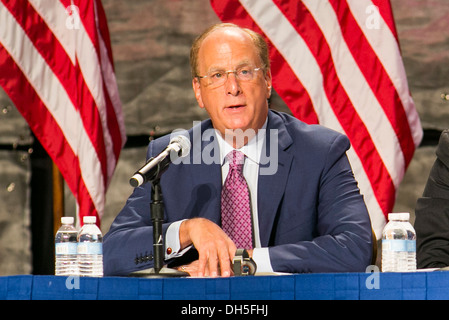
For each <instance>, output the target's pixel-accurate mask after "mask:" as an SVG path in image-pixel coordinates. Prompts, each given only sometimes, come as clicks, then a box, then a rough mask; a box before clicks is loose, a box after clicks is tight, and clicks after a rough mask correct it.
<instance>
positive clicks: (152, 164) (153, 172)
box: [129, 135, 190, 188]
mask: <svg viewBox="0 0 449 320" xmlns="http://www.w3.org/2000/svg"><path fill="white" fill-rule="evenodd" d="M189 152H190V140H189V139H188V138H187V137H185V136H183V135H179V136H176V137H174V138H172V139H171V140H170V143H169V145H168V146H167V147H166V148H165V149H164V150H163V151H162V152H161V153H159V154H158V155H157V156H156V157H153V158H150V159H149V160H148V161H147V163H146V164H145V165H144V166H143V167H142V168H140V169H139V170H138V171H136V173H134V175H133V176H132V177H131V179H130V180H129V184H130V185H131V186H133V187H134V188H135V187H138V186H141V185H142V184H144V183H145V182H148V181H152V180H154V179H156V178H158V177H160V175H161V174H162V173H163V172H164V171H165V169H166V168H167V166H168V165H169V164H170V163H171V162H173V161H175V160H177V159H178V158H180V157H181V158H182V157H185V156H186V155H188V154H189Z"/></svg>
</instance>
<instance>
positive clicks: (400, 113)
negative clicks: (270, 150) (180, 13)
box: [211, 0, 423, 237]
mask: <svg viewBox="0 0 449 320" xmlns="http://www.w3.org/2000/svg"><path fill="white" fill-rule="evenodd" d="M211 4H212V7H213V9H214V10H215V12H216V13H217V15H218V16H219V18H220V19H221V20H222V21H225V22H234V23H236V24H238V25H240V26H243V27H248V28H250V29H253V30H255V31H258V32H260V33H262V34H263V35H264V36H265V37H266V39H267V41H268V44H269V47H270V58H271V61H272V70H271V71H272V75H273V88H274V89H275V90H276V92H277V93H278V94H279V96H280V97H281V98H282V99H283V100H284V101H285V103H286V104H287V105H288V107H289V109H290V110H291V112H292V114H293V115H294V116H296V117H297V118H299V119H301V120H303V121H305V122H307V123H320V124H322V125H324V126H327V127H330V128H333V129H335V130H337V131H339V132H342V133H344V134H346V135H347V136H348V137H349V139H350V141H351V144H352V148H351V149H350V150H349V151H348V157H349V159H350V162H351V165H352V167H353V170H354V174H355V176H356V179H357V181H358V182H359V187H360V189H361V192H362V193H363V194H364V197H365V201H366V204H367V207H368V210H369V212H370V217H371V221H372V225H373V229H374V231H375V233H376V235H377V237H379V236H380V235H381V232H382V229H383V226H384V225H385V222H386V216H387V214H388V213H389V212H391V211H392V210H393V206H394V202H395V196H396V192H397V190H398V187H399V185H400V183H401V181H402V179H403V176H404V174H405V171H406V169H407V167H408V165H409V163H410V161H411V159H412V157H413V154H414V151H415V149H416V148H417V147H418V145H419V144H420V142H421V139H422V134H423V131H422V128H421V123H420V119H419V116H418V113H417V111H416V108H415V105H414V102H413V100H412V98H411V95H410V92H409V88H408V84H407V78H406V73H405V70H404V65H403V62H402V58H401V52H400V46H399V40H398V35H397V31H396V27H395V23H394V19H393V14H392V9H391V5H390V2H389V1H386V0H372V1H371V0H302V1H301V0H257V1H255V0H211Z"/></svg>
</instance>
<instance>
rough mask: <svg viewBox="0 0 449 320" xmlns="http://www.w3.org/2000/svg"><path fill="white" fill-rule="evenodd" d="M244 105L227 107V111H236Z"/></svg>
mask: <svg viewBox="0 0 449 320" xmlns="http://www.w3.org/2000/svg"><path fill="white" fill-rule="evenodd" d="M244 106H245V105H242V104H241V105H235V106H228V107H227V108H228V109H238V108H243V107H244Z"/></svg>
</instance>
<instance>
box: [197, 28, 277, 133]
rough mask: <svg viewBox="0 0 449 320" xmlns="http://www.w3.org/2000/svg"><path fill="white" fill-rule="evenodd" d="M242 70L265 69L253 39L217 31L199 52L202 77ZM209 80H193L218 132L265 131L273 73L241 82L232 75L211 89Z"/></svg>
mask: <svg viewBox="0 0 449 320" xmlns="http://www.w3.org/2000/svg"><path fill="white" fill-rule="evenodd" d="M242 66H254V67H255V68H258V67H262V61H261V59H260V57H259V56H258V54H257V49H256V48H255V46H254V44H253V42H252V40H251V38H250V37H249V35H248V34H246V33H245V32H243V31H241V30H239V29H235V28H225V29H219V30H216V31H214V32H213V33H212V34H210V35H208V36H207V37H206V39H204V40H203V43H202V45H201V48H200V50H199V52H198V74H199V75H200V76H204V75H207V74H211V72H215V71H217V70H221V71H230V70H237V69H238V68H240V67H242ZM208 81H209V79H198V78H195V79H193V89H194V92H195V97H196V99H197V101H198V104H199V106H200V107H201V108H206V111H207V112H208V114H209V116H210V118H211V120H212V123H213V126H214V128H215V129H217V130H218V131H220V132H221V134H222V135H223V136H224V135H225V130H226V129H232V130H233V129H242V130H247V129H254V130H255V131H257V130H258V129H259V128H261V127H262V126H263V124H264V122H265V120H266V118H267V114H268V102H267V99H268V98H269V97H270V94H271V73H270V71H269V70H268V71H267V72H266V74H264V71H263V70H262V69H261V70H259V71H256V72H255V74H254V78H253V79H252V80H250V81H240V80H239V79H237V78H236V75H235V74H234V73H229V74H228V76H227V79H226V81H225V82H224V83H223V84H222V85H220V86H218V87H217V86H214V85H208Z"/></svg>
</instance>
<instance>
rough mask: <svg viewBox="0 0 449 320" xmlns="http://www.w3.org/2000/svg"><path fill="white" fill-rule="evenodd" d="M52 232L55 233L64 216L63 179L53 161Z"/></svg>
mask: <svg viewBox="0 0 449 320" xmlns="http://www.w3.org/2000/svg"><path fill="white" fill-rule="evenodd" d="M52 175H53V234H56V232H57V231H58V229H59V227H60V226H61V218H62V217H63V216H64V179H63V177H62V174H61V172H60V171H59V169H58V166H57V165H56V164H55V163H54V162H53V170H52Z"/></svg>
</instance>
